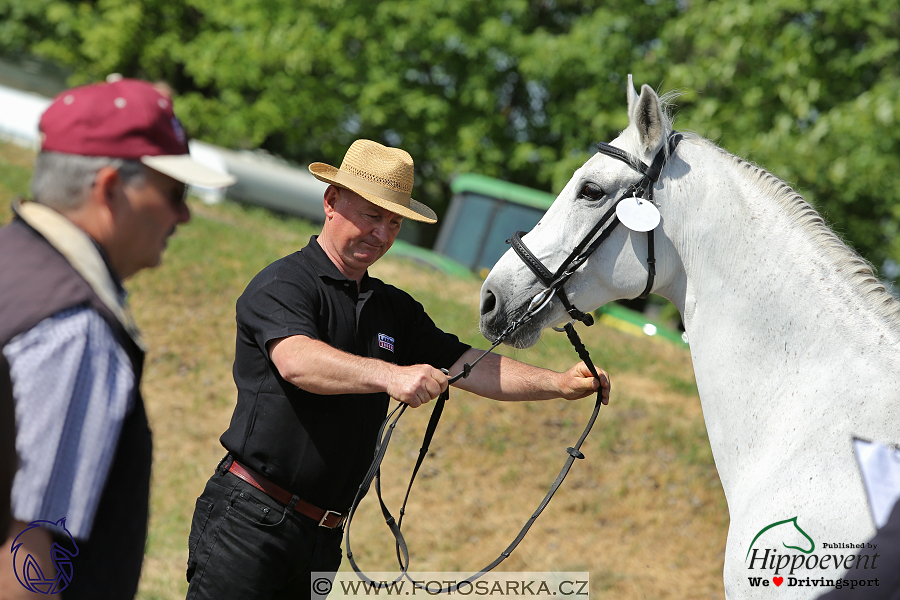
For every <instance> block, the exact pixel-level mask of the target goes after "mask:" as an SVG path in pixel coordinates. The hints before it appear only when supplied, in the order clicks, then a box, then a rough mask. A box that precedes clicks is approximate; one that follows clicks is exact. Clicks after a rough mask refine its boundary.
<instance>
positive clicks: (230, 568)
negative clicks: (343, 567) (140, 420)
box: [187, 461, 343, 600]
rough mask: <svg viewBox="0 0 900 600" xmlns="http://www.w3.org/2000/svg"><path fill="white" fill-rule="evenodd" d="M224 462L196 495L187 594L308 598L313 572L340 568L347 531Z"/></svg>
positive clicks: (246, 599) (194, 599)
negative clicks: (252, 482) (311, 514)
mask: <svg viewBox="0 0 900 600" xmlns="http://www.w3.org/2000/svg"><path fill="white" fill-rule="evenodd" d="M226 464H227V463H226V462H225V461H223V462H222V463H220V464H219V467H218V468H217V470H216V473H215V474H214V475H213V476H212V477H211V478H210V480H209V482H207V484H206V489H205V490H204V491H203V494H202V495H201V496H200V497H199V498H198V499H197V506H196V508H195V510H194V518H193V521H192V522H191V533H190V536H189V538H188V566H187V579H188V582H190V586H189V588H188V593H187V598H188V599H190V600H199V599H201V598H204V599H205V598H209V599H215V600H229V599H231V598H234V599H236V600H237V599H241V600H253V599H257V598H259V599H269V598H272V599H282V598H291V599H295V598H309V597H310V596H311V589H312V588H311V575H312V573H316V572H328V573H332V574H333V573H335V572H337V570H338V567H339V566H340V564H341V538H342V536H343V530H342V529H340V528H336V529H328V528H325V527H319V525H318V523H316V522H315V521H314V520H313V519H310V518H309V517H307V516H305V515H301V514H300V513H298V512H296V511H294V510H290V511H289V510H288V507H286V506H285V505H284V504H281V503H280V502H278V501H277V500H274V499H273V498H271V497H269V496H268V495H266V494H264V493H263V492H261V491H259V490H258V489H256V488H255V487H253V486H252V485H250V484H249V483H247V482H245V481H243V480H241V479H239V478H238V477H236V476H234V475H233V474H231V473H229V472H227V471H226V469H225V465H226Z"/></svg>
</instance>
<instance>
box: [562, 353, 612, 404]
mask: <svg viewBox="0 0 900 600" xmlns="http://www.w3.org/2000/svg"><path fill="white" fill-rule="evenodd" d="M597 375H599V376H600V379H599V380H597V378H595V377H594V376H593V375H591V372H590V370H588V368H587V365H586V364H584V362H580V363H578V364H577V365H575V366H574V367H572V368H571V369H569V370H568V371H566V372H565V373H560V375H559V387H560V392H561V396H562V397H563V398H565V399H566V400H578V399H579V398H584V397H586V396H590V395H591V394H593V393H594V392H596V391H597V390H598V389H599V390H600V400H601V402H603V404H609V390H610V383H609V374H608V373H607V372H606V371H604V370H603V369H600V368H597Z"/></svg>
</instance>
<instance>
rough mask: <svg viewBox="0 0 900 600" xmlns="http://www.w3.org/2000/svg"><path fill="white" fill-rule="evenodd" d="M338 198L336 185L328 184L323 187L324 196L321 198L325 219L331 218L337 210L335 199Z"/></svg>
mask: <svg viewBox="0 0 900 600" xmlns="http://www.w3.org/2000/svg"><path fill="white" fill-rule="evenodd" d="M339 198H340V193H339V192H338V189H337V187H336V186H333V185H329V186H328V187H327V188H325V197H324V198H323V200H322V206H323V208H324V209H325V219H326V220H331V218H332V217H334V213H335V211H336V210H337V209H336V206H337V201H338V199H339Z"/></svg>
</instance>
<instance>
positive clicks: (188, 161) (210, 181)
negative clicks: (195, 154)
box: [141, 154, 237, 188]
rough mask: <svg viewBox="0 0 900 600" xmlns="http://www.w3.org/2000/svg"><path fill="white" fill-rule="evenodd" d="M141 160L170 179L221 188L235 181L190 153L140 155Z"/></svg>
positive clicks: (235, 181) (205, 186) (235, 179)
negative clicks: (198, 160) (200, 161)
mask: <svg viewBox="0 0 900 600" xmlns="http://www.w3.org/2000/svg"><path fill="white" fill-rule="evenodd" d="M141 162H142V163H144V164H145V165H147V166H148V167H150V168H151V169H153V170H155V171H159V172H160V173H162V174H163V175H168V176H169V177H171V178H172V179H175V180H177V181H180V182H182V183H186V184H188V185H194V186H197V187H204V188H223V187H228V186H230V185H234V184H235V183H237V178H236V177H234V176H232V175H228V174H227V173H220V172H219V171H215V170H213V169H210V168H209V167H207V166H206V165H203V164H201V163H199V162H197V161H196V160H194V159H193V158H191V156H190V154H182V155H176V156H142V157H141Z"/></svg>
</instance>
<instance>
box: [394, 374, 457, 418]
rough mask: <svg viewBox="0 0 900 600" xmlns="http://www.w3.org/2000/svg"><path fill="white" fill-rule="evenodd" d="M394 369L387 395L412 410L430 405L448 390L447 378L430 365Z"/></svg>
mask: <svg viewBox="0 0 900 600" xmlns="http://www.w3.org/2000/svg"><path fill="white" fill-rule="evenodd" d="M392 367H393V368H392V369H391V377H390V380H389V381H388V384H387V393H388V395H389V396H390V397H391V398H393V399H394V400H399V401H400V402H404V403H406V404H409V405H410V406H411V407H412V408H418V407H419V406H421V405H423V404H428V402H430V401H431V400H434V399H435V398H437V397H438V396H440V395H441V392H443V391H444V390H446V389H447V385H448V380H447V376H446V375H444V373H443V372H442V371H440V370H438V369H435V368H434V367H432V366H430V365H412V366H410V367H399V366H396V365H392Z"/></svg>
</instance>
